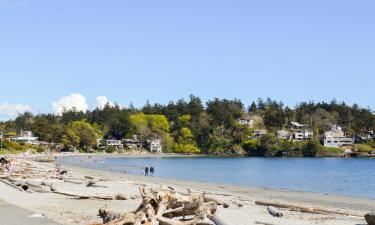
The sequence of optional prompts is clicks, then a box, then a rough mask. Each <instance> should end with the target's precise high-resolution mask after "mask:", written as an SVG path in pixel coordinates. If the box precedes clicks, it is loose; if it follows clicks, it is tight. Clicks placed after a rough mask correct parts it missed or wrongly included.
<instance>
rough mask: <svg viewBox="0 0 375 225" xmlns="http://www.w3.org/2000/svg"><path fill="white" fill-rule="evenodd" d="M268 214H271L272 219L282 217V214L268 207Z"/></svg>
mask: <svg viewBox="0 0 375 225" xmlns="http://www.w3.org/2000/svg"><path fill="white" fill-rule="evenodd" d="M267 210H268V213H269V214H271V215H272V216H274V217H282V216H283V214H282V213H281V212H280V211H279V210H278V209H277V208H275V207H273V206H268V207H267Z"/></svg>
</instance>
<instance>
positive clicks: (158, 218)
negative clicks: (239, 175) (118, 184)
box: [99, 186, 228, 225]
mask: <svg viewBox="0 0 375 225" xmlns="http://www.w3.org/2000/svg"><path fill="white" fill-rule="evenodd" d="M139 192H140V194H141V197H142V203H141V205H140V206H139V207H138V209H136V210H135V211H133V212H128V213H124V214H119V213H114V212H111V211H109V210H107V209H100V210H99V216H100V217H102V219H103V224H106V225H125V224H126V225H141V224H147V225H159V224H160V225H215V224H216V225H228V224H225V223H224V222H222V221H221V220H220V219H219V218H217V217H215V212H216V210H217V205H218V204H217V203H216V202H214V201H208V202H206V201H205V198H204V195H203V194H201V195H198V194H192V195H181V194H179V193H171V192H169V191H166V190H162V191H158V192H157V191H153V192H146V190H145V188H144V186H140V187H139ZM214 221H215V222H214Z"/></svg>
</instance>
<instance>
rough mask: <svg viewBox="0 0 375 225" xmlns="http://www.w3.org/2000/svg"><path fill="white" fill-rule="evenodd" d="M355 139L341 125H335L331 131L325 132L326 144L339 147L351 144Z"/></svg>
mask: <svg viewBox="0 0 375 225" xmlns="http://www.w3.org/2000/svg"><path fill="white" fill-rule="evenodd" d="M353 144H354V139H353V138H352V137H350V136H348V135H346V134H345V133H344V132H343V130H342V128H341V127H340V126H337V125H334V126H332V129H331V130H330V131H326V132H325V133H324V146H325V147H335V148H339V147H342V146H351V145H353Z"/></svg>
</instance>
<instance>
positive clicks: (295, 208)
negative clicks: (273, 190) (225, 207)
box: [255, 201, 363, 218]
mask: <svg viewBox="0 0 375 225" xmlns="http://www.w3.org/2000/svg"><path fill="white" fill-rule="evenodd" d="M255 204H256V205H262V206H273V207H277V208H284V209H288V210H290V211H295V212H303V213H313V214H324V215H332V214H335V215H342V216H349V217H355V218H363V216H362V215H358V214H353V213H349V212H341V211H337V210H329V209H322V208H314V207H306V206H299V205H294V204H282V203H275V202H267V201H255Z"/></svg>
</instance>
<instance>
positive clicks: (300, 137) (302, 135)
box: [293, 129, 314, 141]
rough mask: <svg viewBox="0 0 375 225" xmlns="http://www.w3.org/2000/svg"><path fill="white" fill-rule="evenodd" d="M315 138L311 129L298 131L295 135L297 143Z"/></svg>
mask: <svg viewBox="0 0 375 225" xmlns="http://www.w3.org/2000/svg"><path fill="white" fill-rule="evenodd" d="M313 137H314V132H313V131H312V130H310V129H305V130H298V131H295V132H294V134H293V139H294V140H296V141H304V140H311V139H312V138H313Z"/></svg>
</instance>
